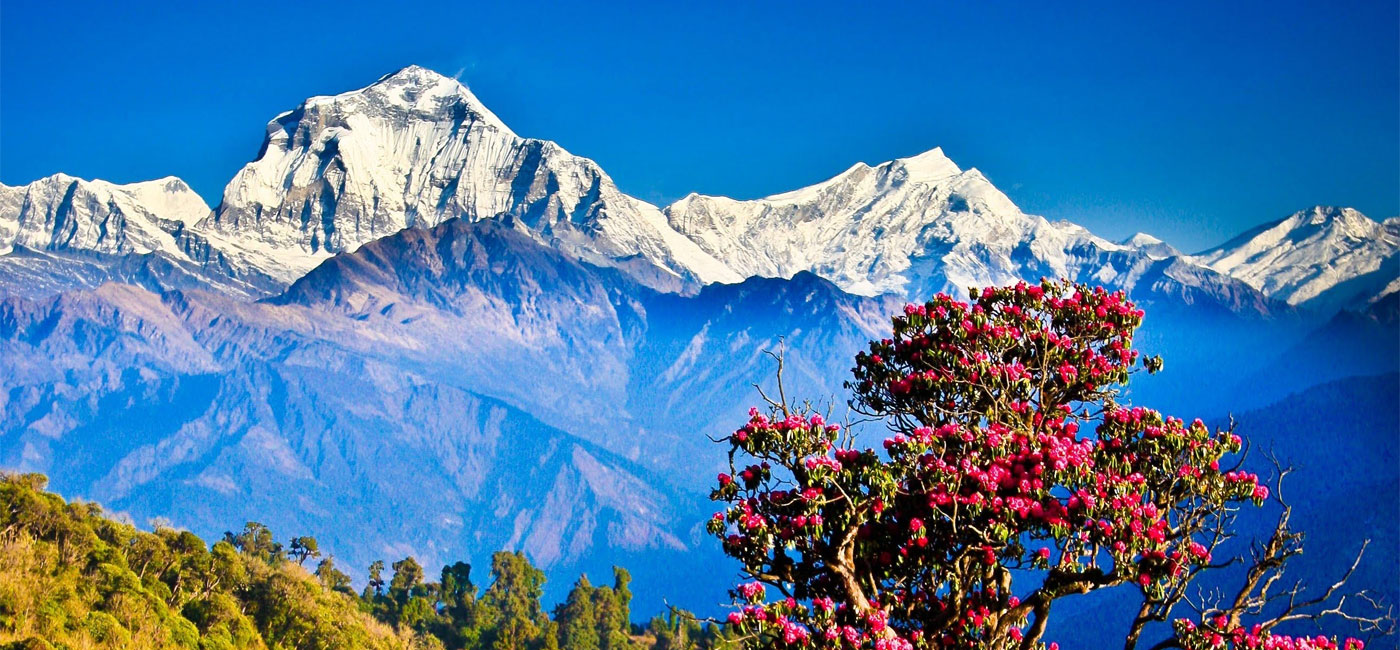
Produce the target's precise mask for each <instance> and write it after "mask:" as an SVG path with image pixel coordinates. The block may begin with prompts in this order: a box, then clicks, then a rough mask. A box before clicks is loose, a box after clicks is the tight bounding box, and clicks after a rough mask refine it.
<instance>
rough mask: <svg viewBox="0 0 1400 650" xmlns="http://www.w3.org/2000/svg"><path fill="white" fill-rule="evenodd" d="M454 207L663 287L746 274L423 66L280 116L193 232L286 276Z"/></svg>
mask: <svg viewBox="0 0 1400 650" xmlns="http://www.w3.org/2000/svg"><path fill="white" fill-rule="evenodd" d="M457 217H460V218H465V219H469V220H477V219H488V218H503V219H507V220H509V221H511V222H512V224H513V225H515V226H516V227H518V228H520V229H522V230H524V231H527V232H529V233H531V234H532V236H534V237H535V238H537V239H538V240H540V241H542V242H544V243H547V244H550V245H553V246H555V247H557V248H560V249H561V250H564V251H565V252H568V253H570V254H572V255H575V256H577V257H579V258H580V259H583V260H585V261H588V262H591V263H595V264H604V265H613V266H617V267H619V268H621V269H623V270H624V271H625V272H628V273H631V274H633V275H634V277H636V279H638V280H639V281H641V282H643V283H645V284H650V285H653V286H656V287H657V288H661V289H677V288H683V287H684V286H685V285H687V284H689V285H697V284H702V283H709V282H737V281H739V280H740V279H742V278H740V277H739V276H737V275H735V274H734V273H733V272H732V271H731V270H730V269H728V268H727V267H726V266H725V265H723V264H721V263H720V262H718V261H717V260H715V259H713V258H712V257H710V256H709V255H708V254H706V253H705V252H704V251H703V250H701V249H700V247H699V246H697V245H696V244H695V243H694V242H691V241H690V240H689V239H687V238H685V237H684V236H682V235H681V234H680V233H677V232H675V231H674V230H673V229H672V228H671V227H670V226H669V225H668V224H667V222H666V219H665V217H664V215H662V214H661V212H660V210H659V209H658V208H657V207H656V206H653V205H651V204H650V203H647V202H645V201H641V200H639V199H635V198H633V197H630V196H627V195H626V194H623V193H622V192H621V191H620V190H619V189H618V188H617V186H616V185H615V184H614V183H613V181H612V179H611V178H609V177H608V175H607V174H606V173H604V171H603V170H602V168H601V167H599V166H598V165H597V163H595V162H593V161H592V160H589V159H587V158H582V157H579V156H575V155H573V154H571V153H569V152H568V151H565V150H564V149H563V148H562V147H560V146H559V145H558V144H556V143H554V142H550V141H545V140H535V139H526V138H521V137H519V136H517V135H516V134H515V133H514V132H513V131H511V130H510V129H509V128H507V127H506V126H505V124H504V123H502V122H501V121H500V120H499V118H497V117H496V116H495V115H494V114H492V113H491V112H490V111H489V110H487V109H486V108H485V107H484V106H483V105H481V103H480V102H479V101H477V99H476V98H475V96H474V95H472V94H471V93H470V91H468V90H467V89H466V87H465V86H463V85H462V84H460V83H459V82H457V81H456V80H454V79H450V78H448V77H444V76H442V75H440V74H438V73H435V72H432V71H430V70H426V69H424V68H420V67H417V66H409V67H407V68H404V69H402V70H400V71H398V72H395V73H393V74H390V75H386V76H385V77H383V78H381V79H380V80H379V81H377V82H375V83H374V84H372V85H370V86H367V87H365V88H362V89H360V90H356V91H351V92H348V93H342V94H340V95H334V96H325V97H314V98H311V99H309V100H307V101H305V102H303V103H302V105H301V106H300V107H299V108H298V109H297V110H296V111H292V112H289V113H286V114H283V115H282V116H280V117H279V118H277V119H276V120H274V121H273V122H272V123H271V124H270V125H269V127H268V139H267V141H266V143H265V145H264V148H263V152H262V153H261V155H260V156H259V157H258V159H257V160H254V161H253V162H251V163H249V164H248V165H246V166H244V168H243V169H241V170H240V171H239V172H238V173H237V174H236V175H235V176H234V178H233V180H232V181H231V182H230V183H229V185H228V187H227V189H226V190H225V192H224V198H223V202H222V203H221V205H220V207H219V209H218V210H217V211H216V212H215V213H214V214H212V215H211V216H210V217H209V218H208V219H207V220H205V221H204V222H201V223H200V224H198V226H197V227H196V228H194V229H193V230H194V231H195V232H196V233H197V234H200V235H203V236H205V238H206V239H207V240H208V241H210V242H211V243H213V244H216V245H218V246H221V247H223V248H225V249H226V250H227V251H228V252H229V257H231V259H232V262H233V263H234V264H235V265H240V266H244V267H249V268H254V269H258V270H260V271H262V272H263V273H266V274H268V275H271V276H273V277H276V278H279V279H280V280H281V281H283V282H284V283H286V284H290V283H291V282H292V281H293V280H295V279H296V278H297V277H300V275H302V274H304V273H305V272H306V271H309V270H310V268H312V267H314V265H315V264H316V263H319V261H320V260H321V259H324V258H325V257H328V256H330V255H333V254H336V253H340V252H348V251H353V250H355V249H357V248H358V247H359V246H361V245H363V244H364V243H366V242H369V241H372V240H374V239H378V238H380V237H384V236H386V235H390V234H393V233H395V232H398V231H399V230H402V229H404V228H411V227H431V226H434V225H437V224H438V223H441V222H442V221H445V220H447V219H451V218H457ZM639 260H640V261H639Z"/></svg>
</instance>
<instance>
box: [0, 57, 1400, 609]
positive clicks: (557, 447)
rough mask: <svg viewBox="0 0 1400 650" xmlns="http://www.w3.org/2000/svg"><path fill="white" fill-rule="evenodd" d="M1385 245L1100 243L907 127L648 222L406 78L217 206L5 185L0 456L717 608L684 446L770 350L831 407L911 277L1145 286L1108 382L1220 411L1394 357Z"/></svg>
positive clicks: (712, 430)
mask: <svg viewBox="0 0 1400 650" xmlns="http://www.w3.org/2000/svg"><path fill="white" fill-rule="evenodd" d="M1397 249H1400V221H1397V220H1396V219H1390V220H1387V221H1386V222H1384V223H1377V222H1375V221H1373V220H1371V219H1369V218H1367V217H1365V216H1364V215H1361V214H1360V213H1358V212H1356V211H1355V210H1350V209H1336V208H1321V207H1319V208H1311V209H1308V210H1304V211H1302V212H1299V213H1298V214H1295V215H1293V216H1290V217H1287V218H1285V219H1283V220H1282V221H1279V222H1276V223H1273V224H1269V225H1266V226H1262V227H1260V228H1258V229H1256V230H1254V231H1251V232H1249V233H1245V234H1243V235H1241V236H1240V237H1238V238H1236V239H1234V240H1231V241H1230V242H1227V243H1226V244H1224V245H1222V246H1221V247H1219V248H1215V249H1212V250H1209V251H1206V252H1204V253H1201V254H1199V255H1186V254H1182V253H1181V252H1179V251H1177V250H1176V249H1174V248H1172V247H1171V246H1170V245H1168V244H1166V243H1165V242H1162V241H1161V240H1159V239H1157V238H1154V237H1152V236H1150V235H1146V234H1139V235H1136V236H1134V237H1132V238H1129V239H1128V240H1125V241H1122V242H1113V241H1108V240H1106V239H1103V238H1100V237H1097V236H1095V235H1093V234H1092V233H1090V232H1089V231H1087V230H1086V229H1084V228H1082V227H1079V226H1077V225H1074V224H1071V223H1067V222H1050V221H1047V220H1046V219H1044V218H1042V217H1038V216H1034V215H1027V214H1025V213H1023V212H1021V210H1020V209H1019V208H1017V207H1016V206H1015V205H1014V204H1013V203H1012V202H1011V201H1010V200H1009V199H1008V198H1007V197H1006V196H1005V195H1004V194H1002V193H1001V192H1000V191H999V190H997V189H996V188H995V187H994V186H993V185H992V184H991V183H990V182H989V181H988V180H987V179H986V178H985V177H984V176H982V174H980V173H979V172H978V171H977V170H975V169H969V170H966V171H964V170H962V169H960V168H959V167H958V166H956V165H955V164H954V163H953V162H952V161H950V160H949V159H948V158H947V157H946V156H944V155H943V153H942V152H941V151H940V150H937V149H935V150H933V151H930V152H927V153H924V154H921V155H919V156H915V157H912V158H905V159H900V160H895V161H890V162H887V163H883V164H880V165H876V166H874V167H871V166H867V165H864V164H858V165H856V166H854V167H852V168H851V169H849V170H847V171H845V172H843V173H841V174H839V175H837V176H836V177H834V178H832V179H830V180H828V181H825V182H823V183H819V184H817V185H814V186H812V187H808V188H804V189H801V190H797V191H794V192H788V193H785V194H779V195H775V196H771V197H767V198H764V199H758V200H753V201H736V200H733V199H726V198H722V197H705V196H698V195H691V196H688V197H685V198H683V199H681V200H680V201H677V202H676V203H675V204H673V205H670V206H667V207H665V208H664V209H663V208H659V207H657V206H654V205H651V204H649V203H646V202H644V201H641V200H639V199H636V198H634V197H630V196H628V195H626V194H624V193H622V192H621V191H620V190H618V188H617V187H616V185H614V183H613V182H612V180H611V179H610V178H609V177H608V176H607V174H606V173H604V172H603V171H602V169H601V168H599V167H598V165H597V164H596V163H594V162H592V161H590V160H588V159H585V158H581V157H578V156H574V155H572V154H570V153H568V152H567V151H565V150H563V149H562V148H561V147H559V146H558V145H556V144H554V143H552V142H548V141H543V140H533V139H526V138H521V137H519V136H517V135H516V134H515V133H513V132H512V131H511V130H510V129H509V128H508V127H507V126H506V125H505V124H504V123H503V122H502V121H501V120H500V119H499V118H497V117H496V116H495V115H494V114H492V113H491V112H490V111H489V110H487V109H486V108H485V106H483V105H482V104H481V103H480V102H479V101H478V100H477V99H476V97H474V96H473V95H472V94H471V93H470V92H469V91H468V90H467V89H466V88H465V87H463V86H462V85H461V84H459V83H458V82H456V81H455V80H452V79H449V78H447V77H444V76H442V75H439V74H437V73H434V72H432V71H429V70H425V69H422V68H418V67H409V68H405V69H403V70H400V71H399V72H396V73H394V74H391V75H388V76H386V77H384V78H382V79H380V80H379V81H377V82H376V83H375V84H373V85H371V86H369V87H367V88H364V89H361V90H358V91H353V92H349V93H345V94H341V95H336V96H331V97H314V98H311V99H308V100H306V101H305V102H304V103H303V104H302V105H301V106H299V107H297V108H296V109H294V110H292V111H289V112H287V113H284V114H282V115H279V116H278V117H276V118H275V119H273V121H272V122H270V123H269V124H268V127H267V138H266V140H265V142H264V144H263V147H262V150H261V151H260V152H259V153H258V155H257V157H256V159H255V160H253V162H250V163H249V164H248V165H247V166H245V167H244V168H243V169H242V170H241V171H239V172H238V174H237V175H236V176H235V177H234V179H233V180H232V181H231V182H230V183H229V185H228V187H227V188H226V189H225V191H224V195H223V200H222V201H221V203H220V204H219V206H217V207H216V208H214V209H212V210H211V209H209V208H208V206H206V205H205V204H204V203H203V201H201V200H200V199H199V197H198V196H197V195H196V194H195V193H194V192H193V191H191V190H190V188H189V187H188V186H187V185H186V184H185V183H183V182H181V181H180V180H178V179H174V178H167V179H162V180H159V181H151V182H147V183H137V184H132V185H113V184H110V183H105V182H102V181H85V180H80V179H75V178H71V177H67V176H62V175H57V176H53V177H49V178H46V179H41V180H38V181H35V182H34V183H31V184H29V185H26V186H22V187H5V186H0V251H3V254H0V414H3V417H4V419H3V424H2V425H0V466H2V467H6V468H20V469H25V470H30V471H42V472H46V473H48V474H50V475H51V477H52V485H53V486H54V487H55V489H57V490H58V491H60V492H62V493H65V494H67V495H69V496H81V497H86V498H93V499H97V500H100V501H102V502H103V503H104V504H106V505H108V506H109V507H111V508H113V509H116V510H125V511H128V512H130V513H131V514H132V515H133V516H134V517H136V518H138V520H144V519H143V518H149V517H155V516H160V517H166V518H169V519H170V520H172V521H175V522H177V523H180V524H182V525H188V526H191V527H192V528H194V529H195V530H196V531H197V532H199V533H201V534H203V535H205V536H206V537H210V536H212V537H217V536H218V534H219V533H221V532H222V531H223V530H225V529H231V528H234V527H237V526H240V525H241V524H242V522H243V521H244V520H245V519H247V518H254V517H262V518H265V519H266V520H264V521H263V523H266V524H269V525H271V526H272V528H273V529H275V530H278V531H285V532H287V533H288V534H301V533H308V534H313V535H316V536H317V537H320V538H322V546H323V548H326V549H328V550H330V551H331V552H333V553H335V554H336V555H337V557H338V558H339V559H341V560H344V561H345V562H346V563H348V564H349V566H351V567H352V568H353V567H363V566H365V565H367V564H368V562H369V561H370V560H372V559H377V558H384V559H397V558H398V557H402V556H403V555H407V554H415V555H417V556H418V557H419V558H420V559H421V560H424V561H425V564H427V565H429V566H431V565H432V564H433V563H434V562H440V561H443V560H446V559H448V558H454V559H455V558H459V557H478V558H481V557H485V554H486V553H489V552H490V551H494V550H497V549H499V548H503V547H509V548H519V549H524V550H526V551H527V552H528V553H529V554H530V556H531V557H532V559H534V561H535V562H536V563H538V564H540V565H542V566H545V567H551V568H559V569H560V570H564V571H571V570H573V569H575V568H582V569H587V570H589V571H591V572H593V573H595V574H596V575H604V574H603V571H605V570H606V568H607V566H608V564H610V563H614V562H616V563H623V564H626V565H627V566H629V567H634V568H635V569H637V570H636V574H637V584H636V590H637V592H638V594H639V595H640V596H641V597H643V598H644V599H646V598H651V599H653V600H652V602H654V603H659V598H660V596H662V595H669V596H670V597H672V599H673V602H674V601H675V599H677V598H695V599H697V600H685V601H682V603H683V604H686V605H691V606H693V607H694V606H701V607H709V606H711V605H712V604H713V602H716V601H717V599H719V598H720V594H721V593H722V592H721V591H720V586H721V585H723V584H725V583H726V581H727V580H728V578H729V577H730V576H729V575H727V574H725V573H724V572H716V571H715V569H714V564H713V563H712V561H713V559H714V555H713V553H711V552H712V551H714V549H710V548H709V540H707V539H705V538H704V537H703V536H702V535H701V531H700V528H699V525H700V524H701V523H702V521H703V519H704V517H705V515H706V514H707V513H708V511H707V510H706V508H707V507H708V504H707V503H706V502H705V498H704V494H705V492H704V488H703V486H704V485H705V484H706V482H708V481H709V480H711V479H712V478H713V475H714V472H715V471H717V470H718V468H719V467H720V466H721V465H722V463H723V462H724V458H723V454H722V453H721V450H720V449H719V447H718V446H716V445H714V444H712V443H711V442H710V440H709V438H708V436H710V435H719V434H723V433H724V432H725V431H726V429H728V428H730V427H733V426H734V425H735V424H736V423H738V422H740V421H741V418H742V413H743V412H744V410H746V409H747V407H748V406H749V405H750V404H752V403H753V402H755V401H756V397H757V396H756V393H755V392H754V389H753V384H756V383H761V384H764V385H771V380H772V372H773V364H772V361H771V358H770V357H769V356H768V354H767V353H768V352H770V351H777V350H780V349H781V350H783V351H785V354H786V355H787V365H786V369H787V381H788V384H789V385H788V387H789V394H791V395H802V396H805V397H811V398H814V399H818V400H823V401H824V402H827V403H829V404H830V406H831V407H832V408H833V411H834V413H835V416H837V417H839V416H841V415H843V414H844V413H845V409H844V404H845V402H844V395H845V392H844V388H843V381H844V380H845V378H846V377H847V376H848V375H849V368H850V365H851V359H852V355H853V354H854V353H855V352H856V351H857V350H858V349H860V348H861V347H862V346H863V344H864V342H865V341H866V340H868V339H870V338H872V337H878V336H880V335H881V334H882V332H883V331H884V330H885V329H886V328H887V327H888V322H889V321H888V318H889V315H890V314H891V313H893V312H894V311H896V310H897V309H898V308H899V306H901V305H902V304H903V302H904V301H905V300H907V299H923V298H926V297H928V295H929V294H931V293H932V292H934V291H938V290H952V291H959V292H961V291H964V290H965V289H966V287H968V286H982V285H989V284H1004V283H1010V282H1014V281H1016V280H1017V279H1030V280H1035V279H1038V278H1040V277H1041V276H1055V277H1061V276H1062V277H1071V278H1074V279H1076V280H1079V281H1083V282H1090V283H1094V284H1102V285H1107V286H1110V287H1114V288H1121V289H1124V290H1127V291H1128V292H1130V293H1131V294H1132V295H1133V296H1134V297H1135V299H1137V300H1138V301H1139V302H1140V303H1142V304H1144V305H1145V306H1147V307H1148V310H1149V311H1148V318H1147V325H1146V327H1145V328H1144V331H1143V333H1142V336H1141V337H1140V341H1139V343H1140V347H1142V348H1143V349H1145V350H1147V351H1148V353H1163V354H1164V355H1165V356H1166V357H1167V370H1166V371H1165V372H1164V373H1162V374H1161V375H1159V376H1157V377H1154V378H1150V379H1149V378H1142V379H1139V380H1138V382H1136V385H1135V387H1134V389H1133V390H1134V392H1133V393H1132V394H1131V395H1130V396H1129V397H1130V398H1131V399H1132V400H1134V401H1137V402H1139V403H1147V404H1151V405H1155V406H1161V407H1165V408H1168V409H1171V410H1174V411H1177V412H1180V414H1181V415H1187V416H1194V415H1202V416H1209V415H1220V414H1223V413H1225V412H1226V411H1240V410H1243V409H1246V408H1254V407H1260V406H1265V405H1268V404H1270V403H1272V402H1274V401H1275V400H1278V399H1280V398H1283V397H1284V396H1287V395H1289V394H1290V393H1294V392H1297V391H1305V390H1307V389H1309V388H1310V387H1312V386H1314V385H1316V384H1319V383H1322V382H1323V381H1325V380H1329V379H1334V378H1344V377H1350V376H1356V375H1373V374H1382V373H1387V372H1394V371H1395V370H1396V369H1397V368H1400V358H1397V357H1398V356H1400V351H1397V347H1400V346H1397V344H1396V341H1397V339H1398V338H1400V336H1398V335H1397V318H1396V317H1395V315H1394V313H1395V311H1396V308H1395V305H1396V304H1397V302H1396V301H1397V300H1400V294H1397V289H1400V282H1397V281H1396V277H1397V275H1400V257H1397ZM330 531H335V532H333V533H332V532H330ZM682 591H687V592H688V594H681V593H680V592H682ZM697 604H698V605H697Z"/></svg>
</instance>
